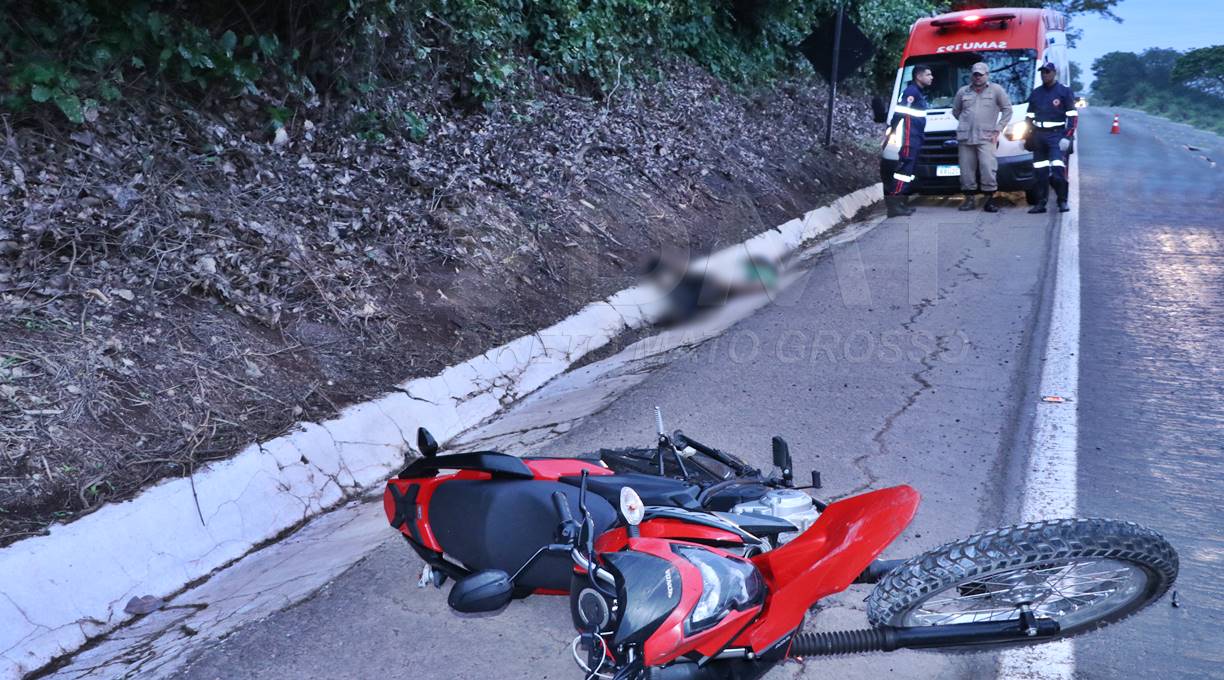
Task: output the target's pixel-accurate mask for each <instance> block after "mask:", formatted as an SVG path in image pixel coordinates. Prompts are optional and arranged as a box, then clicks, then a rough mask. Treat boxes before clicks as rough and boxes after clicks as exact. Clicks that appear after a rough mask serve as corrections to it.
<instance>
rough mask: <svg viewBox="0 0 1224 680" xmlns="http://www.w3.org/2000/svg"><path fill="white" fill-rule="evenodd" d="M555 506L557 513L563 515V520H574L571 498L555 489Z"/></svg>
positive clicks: (553, 497)
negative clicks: (570, 504) (570, 503)
mask: <svg viewBox="0 0 1224 680" xmlns="http://www.w3.org/2000/svg"><path fill="white" fill-rule="evenodd" d="M552 500H553V507H554V508H556V509H557V515H559V516H560V517H561V521H562V522H572V521H574V515H573V514H572V513H570V507H569V499H567V498H566V497H565V494H563V493H561V492H560V491H554V492H553V495H552Z"/></svg>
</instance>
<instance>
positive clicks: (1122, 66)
mask: <svg viewBox="0 0 1224 680" xmlns="http://www.w3.org/2000/svg"><path fill="white" fill-rule="evenodd" d="M1092 75H1093V77H1094V78H1095V80H1094V82H1093V84H1092V95H1093V97H1094V98H1099V99H1102V100H1104V102H1105V103H1106V104H1121V103H1123V102H1125V101H1126V99H1127V97H1128V96H1129V95H1130V93H1131V91H1132V90H1134V89H1135V85H1136V84H1138V83H1140V82H1142V81H1143V80H1144V76H1145V73H1144V68H1143V61H1141V60H1140V59H1139V55H1137V54H1135V53H1134V52H1110V53H1109V54H1106V55H1105V56H1103V57H1101V58H1099V59H1097V60H1096V61H1094V62H1092Z"/></svg>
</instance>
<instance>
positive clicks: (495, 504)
mask: <svg viewBox="0 0 1224 680" xmlns="http://www.w3.org/2000/svg"><path fill="white" fill-rule="evenodd" d="M591 479H598V477H592V478H591ZM556 491H560V492H561V493H563V494H564V495H565V497H566V500H567V501H569V506H570V512H571V513H572V514H573V516H574V518H575V519H579V518H581V517H582V514H581V511H580V510H579V508H578V489H577V488H575V487H573V486H570V485H568V484H561V483H558V482H551V481H542V480H518V479H510V480H500V479H493V480H473V479H466V480H465V479H457V480H450V481H447V482H445V483H443V484H439V485H438V487H437V489H436V490H435V491H434V493H433V497H432V498H431V499H430V501H429V508H428V509H427V512H428V519H429V526H430V528H431V529H432V530H433V534H434V537H435V538H436V539H437V541H438V544H439V545H441V546H442V550H443V552H445V553H446V554H447V555H448V556H450V557H452V558H454V559H457V560H458V561H460V562H462V563H463V565H464V566H465V567H467V568H468V569H470V570H472V571H479V570H481V569H501V570H502V571H505V572H507V573H509V574H514V572H515V571H517V570H518V569H519V567H521V566H523V564H525V563H526V562H527V560H528V559H530V558H531V556H532V555H534V554H535V553H536V551H537V550H539V549H540V548H541V547H543V546H545V545H548V544H550V543H552V542H553V541H554V540H555V536H554V534H555V532H556V529H557V525H558V524H559V523H560V522H561V518H560V517H559V516H558V515H557V510H556V508H555V507H554V506H553V501H552V495H553V493H554V492H556ZM618 501H619V499H618ZM586 504H587V509H588V510H589V511H590V513H591V519H592V521H593V522H594V525H595V535H596V536H598V535H600V534H602V533H603V532H605V531H607V530H608V528H609V527H611V526H612V524H613V523H614V522H615V521H616V511H615V510H613V508H612V505H611V504H609V503H608V502H607V501H606V500H604V499H603V498H601V497H600V496H597V495H594V494H587V499H586ZM573 566H574V565H573V561H572V560H571V559H570V557H569V555H568V554H561V553H549V554H545V555H543V556H542V557H541V558H540V559H539V561H537V562H536V563H535V564H534V565H532V566H531V568H530V569H528V570H527V571H526V572H524V573H523V574H522V575H521V576H519V578H518V579H517V580H516V581H515V584H514V585H515V588H516V590H519V591H523V592H524V594H526V592H527V591H530V590H535V589H539V588H547V589H553V590H568V589H569V586H570V574H571V573H572V572H573Z"/></svg>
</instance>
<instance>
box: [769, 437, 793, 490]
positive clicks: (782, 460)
mask: <svg viewBox="0 0 1224 680" xmlns="http://www.w3.org/2000/svg"><path fill="white" fill-rule="evenodd" d="M773 464H774V467H776V468H778V469H779V470H781V471H782V481H783V482H785V483H787V484H790V482H791V480H793V479H794V478H795V471H794V469H793V467H792V465H791V455H790V445H788V444H787V443H786V440H785V439H783V438H781V437H774V438H773Z"/></svg>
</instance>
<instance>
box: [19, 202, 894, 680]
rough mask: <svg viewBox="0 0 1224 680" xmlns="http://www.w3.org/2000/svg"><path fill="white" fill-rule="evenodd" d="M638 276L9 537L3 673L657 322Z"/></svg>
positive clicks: (773, 248) (77, 638)
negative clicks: (353, 400)
mask: <svg viewBox="0 0 1224 680" xmlns="http://www.w3.org/2000/svg"><path fill="white" fill-rule="evenodd" d="M880 192H881V187H880V185H878V184H876V185H873V186H870V187H866V188H864V189H860V190H859V191H856V192H854V193H852V194H848V195H846V196H843V197H842V198H840V199H838V200H837V201H835V202H834V203H833V204H831V205H829V206H825V207H822V208H818V209H815V210H812V211H810V212H808V213H807V214H805V215H804V216H803V217H802V218H796V219H793V220H791V221H789V222H786V223H785V224H782V225H780V226H778V227H775V228H774V229H770V230H768V231H766V232H763V233H761V234H758V235H757V236H755V237H753V238H752V239H749V240H748V241H745V242H743V243H740V244H737V245H734V246H731V247H728V248H726V249H724V250H722V251H719V252H718V253H715V254H713V255H711V256H710V258H709V259H708V266H711V267H715V266H721V263H722V262H724V261H726V262H730V261H733V260H734V259H737V258H741V257H743V256H744V254H750V255H758V256H768V257H774V258H779V257H782V256H785V255H787V254H789V253H791V252H793V251H794V250H796V249H797V248H798V247H799V246H800V245H802V244H803V243H804V242H806V241H808V240H810V239H812V238H815V237H817V236H819V235H820V234H822V233H824V232H826V231H828V230H829V229H831V228H832V227H834V226H836V225H837V224H838V223H840V222H842V221H843V220H845V219H848V218H850V217H852V216H853V215H854V214H856V213H857V212H858V211H859V210H860V209H862V208H864V207H866V206H869V205H871V204H872V203H874V202H876V201H877V200H879V196H880ZM656 297H657V295H656V294H655V293H654V291H653V290H652V289H649V288H647V287H643V286H639V287H635V288H629V289H626V290H622V291H620V292H619V293H616V294H614V295H612V296H610V297H608V298H606V299H604V300H600V301H597V302H593V303H591V304H589V305H587V306H586V307H584V308H583V309H582V310H581V311H579V312H578V313H576V314H574V315H573V316H570V317H569V318H566V319H564V320H563V321H561V322H559V323H557V324H554V325H553V326H550V327H548V328H546V329H543V330H541V331H538V332H536V333H533V334H530V335H525V336H523V337H520V338H518V339H516V340H513V341H511V342H509V343H506V344H504V345H501V346H500V347H496V348H494V349H491V350H489V351H487V352H485V353H484V354H481V355H479V356H477V357H474V358H472V359H469V360H468V361H465V362H463V363H461V364H457V365H455V366H451V367H449V368H447V369H446V370H444V371H442V372H441V373H440V374H438V375H436V376H432V377H428V378H419V379H415V380H410V381H408V382H405V383H403V384H401V385H398V386H396V387H393V388H392V391H391V392H389V393H387V394H385V395H383V396H382V397H379V398H378V399H375V400H372V401H368V402H365V403H361V404H355V405H353V406H350V407H348V408H346V409H344V410H343V411H342V412H341V413H340V414H339V415H338V416H337V417H336V418H334V419H332V420H329V421H326V422H323V423H299V424H298V425H297V426H295V427H294V428H293V429H292V430H291V431H290V432H288V433H287V434H285V435H283V436H281V437H278V438H276V439H273V440H271V441H267V442H261V443H256V444H252V445H251V446H249V447H247V448H246V449H244V450H242V451H241V452H239V453H238V454H237V455H236V456H234V457H233V458H231V459H229V460H226V461H221V462H217V463H213V464H211V465H210V466H208V467H207V468H205V469H202V470H200V471H199V472H197V473H196V474H195V475H194V476H193V477H191V478H180V479H172V480H167V481H164V482H162V483H160V484H158V485H156V486H154V487H152V488H150V489H148V490H146V491H144V492H142V493H141V494H140V495H138V496H137V497H135V498H133V499H131V500H129V501H125V502H122V503H115V504H111V505H107V506H105V507H103V508H101V509H99V510H98V511H97V512H94V513H92V514H90V515H87V516H85V517H82V518H80V519H79V520H77V521H75V522H72V523H70V524H65V525H59V526H54V527H52V528H51V530H50V532H49V534H48V535H46V536H39V537H35V538H29V539H26V540H23V541H19V542H17V543H14V544H12V545H10V546H8V547H6V548H3V549H0V579H2V580H0V678H19V677H21V676H22V675H24V674H26V673H30V672H33V671H36V670H38V669H40V668H43V667H44V666H46V665H47V664H49V663H50V662H52V661H53V660H55V659H56V658H58V657H62V656H64V655H67V654H71V653H73V652H76V651H77V650H79V649H81V648H82V647H83V646H84V645H85V644H86V643H87V642H88V641H90V640H91V639H93V638H97V637H99V636H101V635H104V634H106V633H108V632H110V631H112V630H114V629H115V628H116V627H118V626H120V625H122V624H124V623H126V622H128V621H129V620H131V619H132V618H133V617H134V616H135V614H132V613H129V612H128V611H125V607H126V605H127V604H128V603H129V601H130V600H132V599H133V598H139V597H145V596H152V597H154V598H168V597H169V596H171V595H173V594H174V593H178V592H180V591H183V590H184V588H187V587H189V586H190V585H191V584H193V582H198V581H201V580H202V579H205V578H207V577H209V576H210V575H212V574H214V573H215V572H216V571H218V570H219V569H221V568H223V567H225V566H226V565H228V564H230V563H232V562H234V561H236V560H238V559H240V558H242V557H243V556H244V555H247V554H248V553H250V552H251V551H252V550H254V549H256V548H258V547H260V546H261V545H263V544H265V543H267V542H269V541H271V540H273V539H276V538H277V537H278V536H279V535H280V534H282V533H283V532H286V531H288V530H291V529H293V528H295V527H298V526H299V525H301V524H302V523H303V522H304V521H306V520H307V519H309V518H311V517H314V516H316V515H319V514H320V513H323V512H325V511H327V510H329V509H331V508H334V507H336V506H338V505H339V504H341V503H342V502H344V501H346V500H347V499H351V498H353V497H356V496H359V495H361V494H362V493H364V492H367V491H370V490H372V489H374V488H376V487H377V486H378V485H380V484H381V483H382V482H383V481H384V480H385V479H386V478H387V477H389V476H390V475H391V474H393V473H394V472H395V471H396V470H397V469H398V468H399V467H400V466H402V465H403V464H404V461H405V456H406V455H407V454H408V453H409V452H410V450H411V444H410V440H411V439H412V438H413V436H414V433H415V430H416V427H417V426H418V425H421V424H428V426H429V428H430V429H431V431H433V432H434V434H435V435H436V436H437V437H438V438H439V440H441V441H445V440H448V439H451V438H452V437H455V436H456V435H458V434H459V433H461V432H463V431H465V430H467V429H469V428H471V427H473V426H475V425H477V424H479V423H480V422H481V421H484V420H485V419H487V418H489V417H490V416H492V415H494V414H495V413H497V412H498V411H499V410H501V409H502V407H504V406H506V405H508V404H510V403H511V402H514V401H515V400H517V399H520V398H522V397H524V396H526V395H528V394H530V393H532V392H534V391H535V390H537V389H539V388H540V387H541V386H543V385H544V384H545V383H547V382H548V381H550V380H552V379H553V378H555V377H557V376H558V375H560V374H562V373H564V372H565V371H566V370H567V369H569V368H570V367H571V366H572V365H573V364H574V363H575V362H577V361H578V360H580V359H581V358H582V357H583V356H584V355H586V354H587V353H589V352H591V351H593V350H596V349H599V348H600V347H602V346H604V345H605V344H607V343H608V342H609V341H610V340H612V339H613V338H615V337H616V336H617V335H619V334H620V333H622V332H625V331H627V330H632V329H636V328H639V327H641V326H643V325H645V324H647V323H649V322H650V320H651V319H652V318H654V314H655V313H656V312H657V306H656V303H657V300H656V299H655V298H656Z"/></svg>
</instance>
